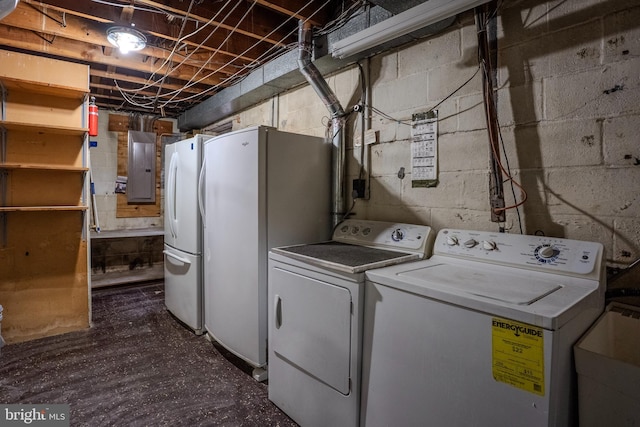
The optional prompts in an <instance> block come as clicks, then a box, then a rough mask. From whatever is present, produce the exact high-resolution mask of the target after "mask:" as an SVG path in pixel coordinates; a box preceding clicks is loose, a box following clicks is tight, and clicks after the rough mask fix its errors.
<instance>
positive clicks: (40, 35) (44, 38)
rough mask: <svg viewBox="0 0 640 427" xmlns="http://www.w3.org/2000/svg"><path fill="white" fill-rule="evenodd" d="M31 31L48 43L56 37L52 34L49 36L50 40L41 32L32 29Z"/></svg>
mask: <svg viewBox="0 0 640 427" xmlns="http://www.w3.org/2000/svg"><path fill="white" fill-rule="evenodd" d="M31 32H32V33H33V34H35V35H36V36H38V37H40V38H41V39H42V40H44V41H46V42H47V43H49V44H53V42H54V41H55V39H56V36H53V37H52V38H51V40H49V39H47V38H46V37H45V36H43V35H42V34H40V33H38V32H37V31H33V30H32V31H31Z"/></svg>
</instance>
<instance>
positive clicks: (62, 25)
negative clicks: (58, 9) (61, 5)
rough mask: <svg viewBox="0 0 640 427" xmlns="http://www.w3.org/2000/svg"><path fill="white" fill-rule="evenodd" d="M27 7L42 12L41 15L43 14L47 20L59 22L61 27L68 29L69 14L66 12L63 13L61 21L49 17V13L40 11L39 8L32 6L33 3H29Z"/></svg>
mask: <svg viewBox="0 0 640 427" xmlns="http://www.w3.org/2000/svg"><path fill="white" fill-rule="evenodd" d="M27 6H29V7H31V8H32V9H34V10H36V11H38V12H40V13H41V14H43V15H44V16H46V17H47V18H49V19H51V20H52V21H55V22H57V23H58V24H60V26H61V27H63V28H67V13H66V12H62V13H61V17H60V19H58V18H55V17H53V16H51V15H49V14H48V13H46V12H45V11H44V10H40V9H38V8H37V7H35V6H34V5H32V4H31V3H27Z"/></svg>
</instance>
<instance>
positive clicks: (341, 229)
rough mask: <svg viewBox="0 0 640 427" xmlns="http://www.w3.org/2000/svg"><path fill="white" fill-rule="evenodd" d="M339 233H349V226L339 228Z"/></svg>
mask: <svg viewBox="0 0 640 427" xmlns="http://www.w3.org/2000/svg"><path fill="white" fill-rule="evenodd" d="M340 231H341V232H343V233H346V232H347V231H349V226H348V225H343V226H342V227H340Z"/></svg>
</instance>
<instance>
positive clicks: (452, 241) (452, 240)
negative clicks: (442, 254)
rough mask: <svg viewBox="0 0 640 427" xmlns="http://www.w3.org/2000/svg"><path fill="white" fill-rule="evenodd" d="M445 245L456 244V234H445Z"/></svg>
mask: <svg viewBox="0 0 640 427" xmlns="http://www.w3.org/2000/svg"><path fill="white" fill-rule="evenodd" d="M447 245H449V246H457V245H458V238H457V237H456V236H447Z"/></svg>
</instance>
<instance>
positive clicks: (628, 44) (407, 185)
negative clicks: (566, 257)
mask: <svg viewBox="0 0 640 427" xmlns="http://www.w3.org/2000/svg"><path fill="white" fill-rule="evenodd" d="M639 23H640V1H638V0H552V1H547V2H541V1H540V0H535V1H530V0H521V1H505V2H504V3H503V7H502V8H501V10H500V12H499V16H498V48H499V54H498V55H499V58H498V60H499V70H498V72H499V74H498V88H499V89H498V91H497V95H498V113H499V119H500V124H501V132H502V137H503V140H504V150H505V155H503V161H505V160H506V159H508V161H509V164H510V166H511V169H512V175H513V177H514V179H515V180H516V181H517V182H519V183H520V184H521V185H522V186H523V188H524V189H525V190H526V192H527V195H528V200H527V202H526V203H525V204H524V205H523V206H522V207H521V208H520V220H519V219H518V215H517V214H516V211H515V210H510V211H508V213H507V220H506V223H505V224H503V225H504V226H505V228H506V229H507V230H508V232H512V233H519V232H520V225H519V224H520V222H521V224H522V228H523V232H524V233H527V234H533V233H535V232H542V233H545V234H546V235H550V236H557V237H566V238H572V239H580V240H594V241H599V242H601V243H603V244H604V245H605V247H606V251H607V254H606V257H607V261H608V263H609V265H612V266H613V265H617V266H624V265H627V264H628V263H630V262H632V261H633V260H635V259H637V258H640V196H639V194H640V191H639V189H640V141H639V136H638V135H639V132H638V129H640V102H639V101H638V100H639V99H640V72H638V70H640V24H639ZM476 37H477V36H476V28H475V23H474V18H473V15H472V13H470V12H468V13H465V14H462V15H460V17H459V19H458V21H457V23H456V24H455V25H453V26H451V27H450V28H449V29H447V30H446V31H444V32H443V33H441V34H438V35H435V36H431V37H429V38H426V39H423V40H420V41H418V42H416V43H414V44H411V45H408V46H404V47H403V48H401V49H398V50H394V51H390V52H386V53H383V54H380V55H377V56H375V57H373V58H371V59H370V64H369V69H370V82H371V83H370V87H371V103H372V105H373V106H374V107H376V108H377V109H379V110H381V111H383V112H384V113H386V114H388V115H389V116H392V117H393V118H394V119H396V120H390V119H389V118H387V117H385V116H383V115H380V114H377V113H375V112H374V113H373V114H372V117H371V128H372V129H373V130H375V131H377V132H378V133H379V143H378V144H376V145H373V146H370V147H368V148H367V150H366V152H365V156H364V163H365V169H366V171H368V172H370V174H371V180H370V183H369V188H370V197H369V199H368V200H359V201H358V202H357V203H356V205H355V208H354V212H355V214H356V216H357V217H362V218H368V219H378V220H390V221H407V222H417V223H425V224H429V225H431V226H433V227H434V228H436V229H440V228H443V227H460V228H469V229H479V230H497V229H498V225H497V224H495V223H492V222H491V221H490V209H489V191H488V189H489V174H488V171H489V144H488V137H487V133H486V123H485V118H484V109H483V106H482V92H481V75H480V74H479V73H477V74H476V71H477V70H478V65H477V59H476V50H477V40H476ZM326 78H327V80H328V82H329V85H330V86H331V87H332V88H333V89H334V91H335V92H336V95H337V96H338V98H339V99H340V101H341V102H342V105H343V106H344V107H345V109H346V108H347V107H349V106H352V105H354V104H355V103H357V102H358V99H359V96H360V89H359V82H358V78H359V73H358V69H357V68H355V67H353V68H349V69H346V70H344V71H342V72H340V73H337V74H335V75H332V76H326ZM467 79H471V80H470V82H469V83H468V84H467V85H465V86H464V87H463V88H462V89H460V90H459V91H458V92H457V93H456V94H455V95H454V96H452V97H451V98H449V99H448V100H447V101H445V102H443V103H442V104H441V105H440V106H439V107H438V111H439V124H438V126H439V141H438V144H439V153H438V156H439V184H438V186H437V187H435V188H412V186H411V164H410V147H411V144H410V127H409V126H408V125H407V124H406V121H408V120H410V118H411V115H412V114H413V113H417V112H424V111H427V110H429V109H430V108H432V106H434V105H436V104H437V103H439V102H440V101H442V100H443V99H444V98H445V97H446V96H447V95H449V94H450V93H451V92H452V91H454V90H455V89H456V88H457V87H458V86H459V85H461V84H462V83H463V82H465V81H466V80H467ZM328 116H329V114H328V112H327V110H326V108H325V107H324V105H322V103H321V102H320V100H319V99H318V97H317V95H316V94H315V93H314V91H313V90H312V89H311V88H310V87H309V86H307V85H305V86H303V87H300V88H297V89H294V90H291V91H289V92H287V93H284V94H281V95H279V96H278V97H277V98H274V99H273V100H269V101H267V102H265V103H263V104H261V105H257V106H255V107H254V108H251V109H248V110H247V111H244V112H241V113H239V114H237V115H235V116H234V117H233V118H232V119H233V122H234V129H238V128H243V127H246V126H250V125H255V124H266V125H272V126H273V125H276V124H277V127H278V128H280V129H283V130H287V131H292V132H299V133H305V134H310V135H318V136H321V135H324V133H325V130H326V124H327V122H328ZM354 135H355V136H357V137H359V135H360V120H359V119H358V120H352V121H350V122H349V142H348V148H349V151H348V158H349V163H348V184H349V188H350V185H351V184H350V183H351V180H352V179H353V178H355V177H357V174H358V171H359V168H360V155H359V149H358V148H357V147H355V149H354V146H353V136H354ZM505 156H506V158H505ZM401 168H404V171H405V174H404V177H402V176H403V175H402V174H399V172H400V170H401ZM505 194H506V196H507V200H506V203H507V204H508V205H511V204H513V203H514V197H513V195H512V191H511V188H510V186H509V183H508V182H506V183H505ZM515 195H516V199H517V200H519V199H520V191H519V190H518V188H517V187H516V188H515Z"/></svg>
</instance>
